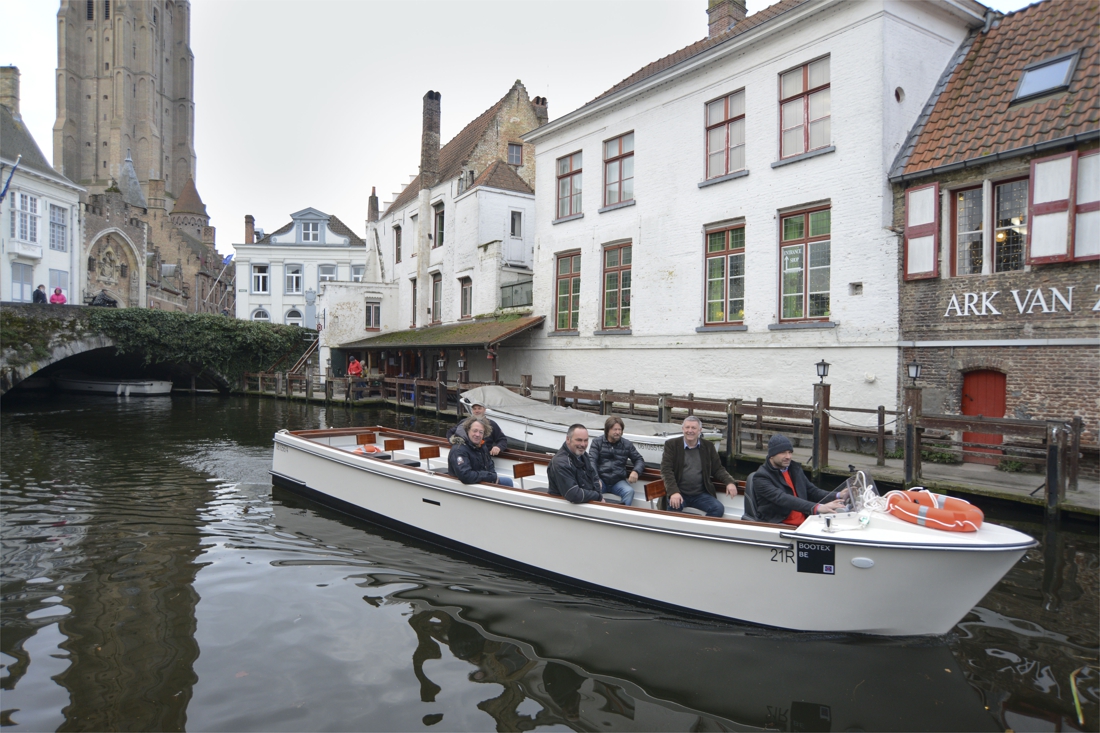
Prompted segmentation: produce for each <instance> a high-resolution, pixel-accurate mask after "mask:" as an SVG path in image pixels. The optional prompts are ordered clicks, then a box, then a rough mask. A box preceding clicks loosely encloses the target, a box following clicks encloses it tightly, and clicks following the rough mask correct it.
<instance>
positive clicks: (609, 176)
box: [604, 160, 619, 182]
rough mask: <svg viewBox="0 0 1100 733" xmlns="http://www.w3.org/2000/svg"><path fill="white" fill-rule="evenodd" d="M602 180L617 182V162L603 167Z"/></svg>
mask: <svg viewBox="0 0 1100 733" xmlns="http://www.w3.org/2000/svg"><path fill="white" fill-rule="evenodd" d="M604 179H605V180H606V181H608V182H611V181H617V180H619V161H617V160H616V161H615V162H614V163H607V164H606V165H605V166H604Z"/></svg>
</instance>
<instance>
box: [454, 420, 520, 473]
mask: <svg viewBox="0 0 1100 733" xmlns="http://www.w3.org/2000/svg"><path fill="white" fill-rule="evenodd" d="M491 431H492V428H490V427H489V426H488V425H486V424H485V420H484V419H482V418H478V417H468V418H466V419H465V420H463V421H462V423H461V424H460V425H459V426H458V428H457V429H456V430H455V433H454V435H452V436H451V445H452V448H451V452H450V455H448V456H447V468H448V469H449V470H450V472H451V475H452V476H457V477H458V479H459V480H460V481H462V483H464V484H478V483H481V482H483V481H486V482H488V483H491V484H501V485H502V486H512V479H511V478H509V477H508V476H498V475H497V470H496V466H494V465H493V457H492V456H491V455H490V454H489V443H488V442H486V438H487V437H488V436H489V434H490V433H491Z"/></svg>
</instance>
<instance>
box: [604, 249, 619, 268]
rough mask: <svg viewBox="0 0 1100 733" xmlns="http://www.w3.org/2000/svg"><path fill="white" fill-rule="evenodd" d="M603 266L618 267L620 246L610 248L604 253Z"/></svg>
mask: <svg viewBox="0 0 1100 733" xmlns="http://www.w3.org/2000/svg"><path fill="white" fill-rule="evenodd" d="M603 266H604V267H618V266H619V250H618V248H615V249H609V250H607V251H606V252H604V253H603Z"/></svg>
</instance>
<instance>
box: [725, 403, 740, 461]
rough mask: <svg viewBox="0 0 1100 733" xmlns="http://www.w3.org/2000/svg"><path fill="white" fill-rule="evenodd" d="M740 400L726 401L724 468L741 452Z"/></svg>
mask: <svg viewBox="0 0 1100 733" xmlns="http://www.w3.org/2000/svg"><path fill="white" fill-rule="evenodd" d="M740 412H741V400H735V399H732V400H726V467H727V468H729V467H731V466H733V461H734V456H735V455H737V454H738V453H740V452H741V414H740Z"/></svg>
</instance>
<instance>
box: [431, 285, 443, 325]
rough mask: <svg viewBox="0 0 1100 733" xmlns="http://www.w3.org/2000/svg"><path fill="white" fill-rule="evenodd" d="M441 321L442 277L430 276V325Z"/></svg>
mask: <svg viewBox="0 0 1100 733" xmlns="http://www.w3.org/2000/svg"><path fill="white" fill-rule="evenodd" d="M442 320H443V276H442V275H440V274H439V273H438V272H437V273H436V274H434V275H432V323H439V322H440V321H442Z"/></svg>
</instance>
